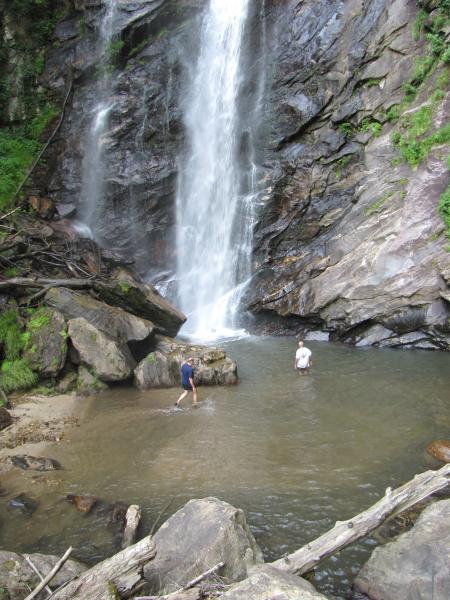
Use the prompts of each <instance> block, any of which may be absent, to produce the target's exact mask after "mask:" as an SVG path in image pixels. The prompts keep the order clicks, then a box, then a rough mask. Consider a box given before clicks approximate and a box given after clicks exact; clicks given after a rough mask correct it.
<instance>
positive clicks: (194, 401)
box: [192, 389, 197, 406]
mask: <svg viewBox="0 0 450 600" xmlns="http://www.w3.org/2000/svg"><path fill="white" fill-rule="evenodd" d="M192 393H193V395H194V397H193V400H192V406H197V389H195V390H194V391H193V392H192Z"/></svg>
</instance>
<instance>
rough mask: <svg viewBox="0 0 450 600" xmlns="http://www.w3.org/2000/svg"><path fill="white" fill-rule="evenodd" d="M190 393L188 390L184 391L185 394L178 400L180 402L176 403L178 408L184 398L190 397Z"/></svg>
mask: <svg viewBox="0 0 450 600" xmlns="http://www.w3.org/2000/svg"><path fill="white" fill-rule="evenodd" d="M188 393H189V392H188V391H187V390H184V392H182V393H181V396H180V397H179V398H178V400H177V401H176V403H175V404H176V405H177V406H178V405H179V404H180V402H181V401H182V400H183V399H184V398H186V396H187V395H188Z"/></svg>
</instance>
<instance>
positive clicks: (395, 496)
mask: <svg viewBox="0 0 450 600" xmlns="http://www.w3.org/2000/svg"><path fill="white" fill-rule="evenodd" d="M449 482H450V464H447V465H444V466H443V467H442V468H441V469H439V470H438V471H426V472H425V473H420V475H416V476H415V477H414V479H412V480H411V481H408V483H405V484H404V485H402V486H401V487H399V488H397V489H396V490H394V491H392V490H391V488H388V489H387V490H386V494H385V495H384V497H383V498H382V499H381V500H379V501H378V502H377V503H376V504H374V505H373V506H371V507H370V508H368V509H367V510H365V511H364V512H362V513H360V514H359V515H356V516H355V517H353V518H352V519H349V520H348V521H337V522H336V525H335V526H334V527H333V529H330V530H329V531H327V532H326V533H324V534H323V535H321V536H320V537H319V538H317V539H315V540H314V541H312V542H310V543H309V544H307V545H306V546H303V548H300V550H296V551H295V552H293V553H292V554H289V556H287V557H286V558H281V559H280V560H276V561H275V562H273V563H271V564H272V565H273V566H274V567H276V568H277V569H281V570H282V571H289V572H290V573H296V574H297V575H304V574H305V573H308V571H311V569H314V567H316V566H317V565H318V564H319V563H320V562H322V561H323V560H325V559H326V558H328V557H329V556H331V555H332V554H335V553H336V552H338V551H339V550H342V548H345V546H348V545H349V544H351V543H353V542H355V541H356V540H359V539H360V538H362V537H365V536H366V535H367V534H368V533H369V532H370V531H373V530H374V529H376V528H377V527H379V526H380V525H381V524H382V523H383V522H384V521H385V520H386V519H387V518H388V517H392V516H394V515H397V514H399V513H401V512H403V511H404V510H407V509H408V508H411V507H412V506H414V505H415V504H417V503H418V502H420V501H421V500H424V499H425V498H427V497H428V496H431V495H432V494H434V493H435V492H438V491H439V490H442V489H444V488H445V487H447V485H448V484H449Z"/></svg>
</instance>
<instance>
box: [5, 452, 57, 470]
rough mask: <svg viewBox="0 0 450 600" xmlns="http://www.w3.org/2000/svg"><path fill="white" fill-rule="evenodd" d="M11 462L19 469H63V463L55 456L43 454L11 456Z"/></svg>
mask: <svg viewBox="0 0 450 600" xmlns="http://www.w3.org/2000/svg"><path fill="white" fill-rule="evenodd" d="M10 461H11V463H12V464H13V465H14V466H15V467H19V469H24V470H27V469H30V470H32V471H57V470H59V469H62V467H61V464H60V463H59V462H58V461H57V460H55V459H54V458H44V457H42V456H28V455H26V454H21V455H16V456H11V457H10Z"/></svg>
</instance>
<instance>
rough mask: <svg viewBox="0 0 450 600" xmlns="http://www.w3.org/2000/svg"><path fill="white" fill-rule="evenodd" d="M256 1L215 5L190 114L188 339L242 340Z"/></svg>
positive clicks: (180, 223) (184, 250)
mask: <svg viewBox="0 0 450 600" xmlns="http://www.w3.org/2000/svg"><path fill="white" fill-rule="evenodd" d="M249 5H250V0H210V3H209V7H208V9H207V11H206V14H205V17H204V20H203V25H202V32H201V43H200V54H199V57H198V62H197V64H196V67H195V73H194V75H193V77H192V78H191V85H190V90H189V92H188V94H187V100H186V104H185V106H184V122H185V126H186V131H187V140H188V143H187V148H186V151H185V154H184V156H183V157H181V159H180V175H179V179H178V193H177V282H178V300H179V304H180V307H181V309H182V310H183V312H185V314H186V315H187V317H188V320H187V323H186V325H185V327H184V328H183V333H184V334H185V335H189V336H190V337H191V338H195V339H199V340H200V339H201V340H212V339H217V338H221V337H230V336H232V337H235V336H236V334H239V333H240V332H241V330H236V327H235V322H236V316H237V307H238V305H239V298H240V295H241V292H242V289H243V286H242V280H243V279H247V277H248V274H249V268H248V266H247V264H246V263H247V262H249V259H250V254H251V253H250V249H249V248H250V245H251V235H249V231H250V228H251V227H252V215H251V203H249V202H248V201H247V200H248V198H247V196H248V194H246V193H242V191H241V190H240V181H241V180H242V176H243V175H244V173H243V172H242V168H241V166H240V164H239V160H238V146H239V140H240V135H241V133H242V131H241V126H242V123H241V121H240V119H239V110H238V95H239V89H240V86H241V84H242V81H243V79H244V73H242V72H241V71H242V69H241V62H242V56H241V54H242V45H243V33H244V30H245V24H246V20H247V17H248V13H249Z"/></svg>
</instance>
